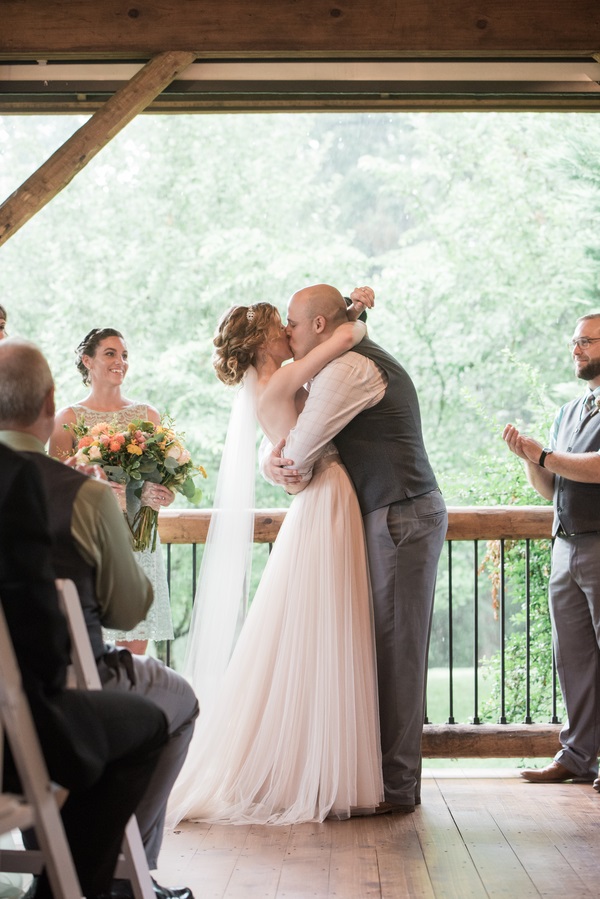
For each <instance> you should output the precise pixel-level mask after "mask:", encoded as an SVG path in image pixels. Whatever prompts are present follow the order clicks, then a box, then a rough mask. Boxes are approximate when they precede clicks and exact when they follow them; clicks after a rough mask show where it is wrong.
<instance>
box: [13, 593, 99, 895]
mask: <svg viewBox="0 0 600 899" xmlns="http://www.w3.org/2000/svg"><path fill="white" fill-rule="evenodd" d="M0 723H1V724H2V728H3V730H4V733H5V734H6V739H7V741H8V744H9V746H10V749H11V752H12V756H13V758H14V762H15V766H16V768H17V772H18V774H19V778H20V781H21V785H22V787H23V792H24V796H25V801H24V800H23V797H22V796H14V795H11V794H7V793H2V794H0V833H7V832H8V831H10V830H13V829H14V828H16V827H18V828H26V827H31V826H33V827H35V832H36V836H37V839H38V842H39V845H40V851H39V852H35V853H29V852H28V851H26V850H10V849H8V850H6V849H0V871H10V872H12V873H23V872H29V873H39V871H40V869H41V864H43V865H44V866H45V867H46V870H47V872H48V877H49V880H50V885H51V887H52V890H53V892H54V895H55V896H57V897H60V899H81V895H82V893H81V887H80V885H79V881H78V878H77V874H76V872H75V866H74V864H73V858H72V856H71V851H70V849H69V845H68V843H67V838H66V835H65V831H64V828H63V824H62V820H61V817H60V813H59V809H58V805H57V801H56V796H55V791H54V788H53V785H52V783H51V781H50V777H49V775H48V769H47V768H46V763H45V761H44V757H43V755H42V750H41V747H40V744H39V740H38V736H37V732H36V729H35V727H34V724H33V719H32V716H31V711H30V708H29V703H28V701H27V697H26V696H25V692H24V690H23V685H22V681H21V672H20V670H19V666H18V663H17V659H16V657H15V653H14V648H13V644H12V640H11V637H10V632H9V630H8V625H7V623H6V618H5V616H4V610H3V609H2V604H1V602H0ZM1 737H2V734H1V733H0V738H1ZM0 761H1V760H0ZM0 771H1V768H0Z"/></svg>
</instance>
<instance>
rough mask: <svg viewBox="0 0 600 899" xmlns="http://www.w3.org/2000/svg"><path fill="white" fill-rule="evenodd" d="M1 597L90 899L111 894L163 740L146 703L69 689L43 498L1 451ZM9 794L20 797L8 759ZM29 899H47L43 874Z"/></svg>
mask: <svg viewBox="0 0 600 899" xmlns="http://www.w3.org/2000/svg"><path fill="white" fill-rule="evenodd" d="M0 600H1V602H2V608H3V610H4V614H5V616H6V620H7V623H8V628H9V631H10V634H11V637H12V641H13V645H14V648H15V654H16V656H17V661H18V663H19V666H20V668H21V674H22V679H23V686H24V689H25V692H26V694H27V697H28V699H29V704H30V706H31V711H32V714H33V719H34V723H35V726H36V729H37V731H38V735H39V738H40V743H41V747H42V751H43V753H44V756H45V759H46V764H47V766H48V770H49V773H50V777H51V778H52V779H53V780H54V781H56V782H57V783H59V784H61V785H62V786H65V787H67V788H68V789H69V795H68V797H67V800H66V802H65V804H64V805H63V808H62V811H61V815H62V819H63V823H64V826H65V832H66V835H67V839H68V841H69V845H70V847H71V852H72V855H73V861H74V862H75V867H76V869H77V874H78V877H79V881H80V883H81V888H82V890H83V893H84V894H85V896H86V897H87V899H94V897H97V896H100V895H101V894H105V893H107V892H108V891H109V890H110V888H111V881H112V877H113V873H114V869H115V864H116V860H117V856H118V854H119V850H120V846H121V842H122V840H123V832H124V829H125V825H126V824H127V821H128V820H129V818H130V816H131V815H132V814H133V813H134V812H135V809H136V808H137V806H138V804H139V802H140V799H141V798H142V796H143V795H144V793H145V792H146V790H147V789H148V784H149V782H150V778H151V776H152V772H153V771H154V769H155V767H156V764H157V763H158V760H159V756H160V753H161V751H162V749H163V747H164V745H165V743H166V740H167V726H166V720H165V716H164V715H163V713H162V712H161V711H160V709H159V708H158V707H157V706H156V705H155V704H154V703H152V702H150V701H149V700H147V699H144V698H142V697H140V696H134V695H131V696H127V695H124V694H117V693H103V692H100V691H89V692H88V691H83V690H67V689H66V688H65V679H66V670H67V666H68V664H69V658H70V657H69V637H68V632H67V625H66V621H65V619H64V617H63V615H62V613H61V611H60V609H59V606H58V597H57V595H56V590H55V587H54V571H53V569H52V563H51V541H50V537H49V533H48V524H47V515H46V506H45V499H44V495H43V488H42V485H41V479H40V476H39V474H38V472H37V469H36V467H35V466H34V465H33V464H32V463H31V462H30V461H29V460H27V459H25V458H24V457H23V456H21V455H19V454H17V453H14V452H12V451H11V450H9V449H7V448H6V447H5V446H0ZM3 775H4V780H3V783H4V787H5V788H6V789H9V790H12V791H16V792H18V791H20V785H19V781H18V776H17V774H16V769H15V767H14V763H13V761H12V758H11V757H10V754H8V755H7V757H6V759H5V765H4V772H3ZM30 895H35V896H36V899H51V897H52V891H51V889H50V884H49V881H48V877H47V874H46V872H45V871H44V872H42V874H41V876H40V878H39V879H37V880H36V881H34V887H33V888H31V889H30Z"/></svg>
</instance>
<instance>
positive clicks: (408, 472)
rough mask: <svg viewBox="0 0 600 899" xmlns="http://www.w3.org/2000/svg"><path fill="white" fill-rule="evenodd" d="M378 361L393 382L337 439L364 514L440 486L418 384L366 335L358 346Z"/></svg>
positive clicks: (357, 348) (361, 350)
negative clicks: (431, 458) (426, 437)
mask: <svg viewBox="0 0 600 899" xmlns="http://www.w3.org/2000/svg"><path fill="white" fill-rule="evenodd" d="M352 352H354V353H360V354H361V355H362V356H366V357H367V358H368V359H372V360H373V362H376V363H377V365H378V366H379V367H380V368H381V369H382V370H383V371H384V372H385V374H386V375H387V378H388V385H387V388H386V391H385V394H384V396H383V398H382V399H381V401H380V402H379V403H377V405H376V406H373V407H372V408H371V409H364V410H363V411H362V412H360V413H359V414H358V415H357V416H356V417H355V418H353V419H352V421H351V422H349V423H348V424H347V425H346V427H345V428H343V430H341V431H340V433H339V434H338V435H337V437H336V438H335V445H336V447H337V449H338V451H339V454H340V456H341V458H342V462H343V463H344V465H345V466H346V468H347V469H348V473H349V474H350V477H351V478H352V481H353V483H354V487H355V489H356V493H357V495H358V501H359V503H360V508H361V511H362V513H363V515H367V514H368V513H369V512H373V511H374V510H375V509H380V508H381V507H382V506H388V505H389V504H390V503H393V502H397V501H399V500H404V499H411V498H412V497H415V496H421V495H422V494H424V493H430V492H431V491H432V490H435V489H436V487H437V481H436V479H435V475H434V473H433V470H432V468H431V465H430V464H429V459H428V458H427V452H426V451H425V445H424V443H423V434H422V431H421V413H420V411H419V401H418V399H417V393H416V390H415V387H414V384H413V382H412V381H411V379H410V377H409V375H408V374H407V372H406V371H405V370H404V369H403V368H402V366H401V365H400V363H399V362H397V361H396V360H395V359H394V358H393V356H390V354H389V353H386V351H385V350H383V349H382V348H381V347H380V346H377V344H376V343H373V341H372V340H369V338H368V337H365V339H364V340H362V341H361V342H360V343H359V344H358V346H355V347H354V348H353V350H352Z"/></svg>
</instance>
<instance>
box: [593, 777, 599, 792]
mask: <svg viewBox="0 0 600 899" xmlns="http://www.w3.org/2000/svg"><path fill="white" fill-rule="evenodd" d="M594 789H595V791H596V792H597V793H600V777H597V778H596V780H595V781H594Z"/></svg>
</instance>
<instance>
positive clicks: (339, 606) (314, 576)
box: [168, 303, 383, 826]
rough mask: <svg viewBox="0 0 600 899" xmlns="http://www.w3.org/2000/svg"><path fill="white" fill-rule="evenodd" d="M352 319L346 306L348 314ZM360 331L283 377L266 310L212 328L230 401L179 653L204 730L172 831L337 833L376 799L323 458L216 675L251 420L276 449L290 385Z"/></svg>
mask: <svg viewBox="0 0 600 899" xmlns="http://www.w3.org/2000/svg"><path fill="white" fill-rule="evenodd" d="M362 308H363V304H362V303H355V306H354V308H352V307H351V311H350V313H349V315H350V316H352V317H354V316H357V315H358V314H359V312H360V311H362ZM365 331H366V329H365V326H364V325H363V324H362V323H360V322H350V321H349V322H348V323H346V324H342V325H340V326H339V327H338V328H337V329H336V331H335V332H334V334H333V336H332V337H331V338H330V339H329V340H328V341H326V342H325V343H322V344H320V345H319V346H318V347H316V348H315V349H314V350H312V351H311V352H310V353H309V354H307V355H306V356H305V357H303V358H302V359H300V360H298V361H295V362H293V363H290V364H288V365H285V366H283V362H285V361H286V360H288V359H289V358H290V355H291V354H290V348H289V344H288V340H287V335H286V330H285V327H284V326H283V324H282V321H281V318H280V316H279V313H278V311H277V309H276V308H275V307H274V306H272V305H270V304H269V303H255V304H253V305H251V306H234V307H233V308H232V309H231V310H229V311H228V312H227V313H226V314H225V315H224V317H223V318H222V320H221V321H220V323H219V326H218V330H217V334H216V337H215V339H214V344H215V347H216V350H215V353H214V359H213V362H214V367H215V370H216V373H217V376H218V377H219V378H220V380H222V381H223V382H224V383H225V384H238V383H240V382H241V389H240V391H239V393H238V395H237V397H236V403H235V404H234V409H233V412H232V419H231V422H230V426H229V431H228V436H227V442H226V446H225V450H224V454H223V459H222V462H221V469H220V474H219V486H218V488H217V496H216V497H215V503H214V510H213V515H212V521H211V530H210V532H209V537H208V542H207V546H206V548H205V552H204V558H203V563H202V570H201V573H200V580H199V586H198V592H197V598H196V603H195V607H194V613H193V618H192V625H191V628H190V636H189V640H188V648H187V658H186V664H185V673H186V674H187V676H188V677H189V678H190V679H191V681H192V684H193V686H194V688H195V689H196V692H197V694H198V698H199V700H200V707H201V715H200V719H199V721H198V724H197V726H196V734H195V736H194V740H193V742H192V744H191V747H190V751H189V754H188V757H187V761H186V764H185V766H184V768H183V771H182V773H181V776H180V778H179V780H178V782H177V783H176V785H175V788H174V789H173V791H172V793H171V799H170V804H169V815H168V823H169V824H170V825H171V826H174V825H175V824H176V823H177V822H178V821H179V820H181V819H182V818H191V819H194V820H202V821H207V822H219V823H233V824H246V823H258V824H290V823H298V822H305V821H323V820H324V819H325V818H326V817H328V816H330V817H336V818H348V817H349V816H350V815H351V814H357V813H362V814H365V813H369V812H372V811H373V810H374V809H375V808H376V807H377V805H378V804H379V802H380V801H381V800H382V799H383V786H382V778H381V755H380V748H379V720H378V709H377V685H376V675H375V658H374V642H373V631H372V621H371V597H370V586H369V579H368V572H367V562H366V553H365V545H364V534H363V524H362V517H361V514H360V510H359V507H358V502H357V499H356V496H355V493H354V490H353V487H352V485H351V482H350V480H349V477H348V475H347V473H346V470H345V468H344V467H343V465H342V464H341V461H340V458H339V456H338V454H337V452H336V450H335V447H334V446H333V444H328V445H327V446H326V447H325V448H324V450H323V453H322V456H321V458H320V459H319V461H318V462H317V464H316V466H315V469H314V476H313V478H312V480H311V481H310V482H309V483H308V484H307V485H304V484H302V485H299V486H298V487H296V488H295V489H296V490H301V492H300V493H299V495H298V496H296V497H295V499H294V501H293V502H292V505H291V507H290V509H289V511H288V512H287V515H286V518H285V521H284V524H283V526H282V527H281V530H280V532H279V535H278V537H277V540H276V542H275V544H274V547H273V551H272V553H271V555H270V557H269V560H268V563H267V565H266V567H265V570H264V573H263V576H262V579H261V582H260V585H259V587H258V589H257V592H256V595H255V597H254V600H253V602H252V605H251V608H250V611H249V613H248V616H247V618H246V620H245V622H244V624H243V628H242V630H241V634H240V636H239V639H238V641H237V644H236V645H235V650H234V651H233V655H231V659H230V660H229V657H230V654H231V647H232V645H233V642H234V640H235V633H236V630H237V629H238V622H239V617H238V613H239V608H238V606H239V602H238V600H239V599H240V597H241V596H242V594H243V593H244V587H245V584H247V580H248V573H247V571H246V565H245V562H246V559H247V551H248V547H249V545H251V542H252V539H253V537H252V526H253V518H254V509H253V506H254V500H253V493H249V492H248V485H249V484H250V485H251V489H252V490H253V485H254V477H255V458H254V447H255V443H256V418H257V419H258V422H259V424H260V426H261V428H262V430H263V432H264V434H265V435H266V437H267V438H268V440H269V441H270V442H271V443H272V444H273V445H276V444H277V443H279V441H280V440H282V439H283V438H285V437H286V436H287V434H288V432H289V431H290V429H291V428H293V427H294V425H295V423H296V419H297V416H298V414H299V412H300V411H301V409H302V405H303V402H304V399H305V397H306V392H305V390H304V387H303V384H305V383H307V382H308V381H309V380H310V379H311V378H312V377H314V375H315V374H316V373H317V372H318V371H320V369H321V368H323V366H325V365H326V364H327V363H328V362H330V361H331V360H332V359H334V358H335V357H337V356H339V355H340V354H341V353H343V352H345V351H347V350H349V349H351V348H352V346H354V345H356V344H357V343H358V342H359V341H360V340H362V338H363V336H364V335H365ZM244 435H245V436H244ZM303 487H304V489H302V488H303ZM220 545H221V546H222V549H220V548H219V546H220ZM236 558H237V560H238V563H239V564H236ZM228 598H229V599H230V602H227V599H228Z"/></svg>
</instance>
